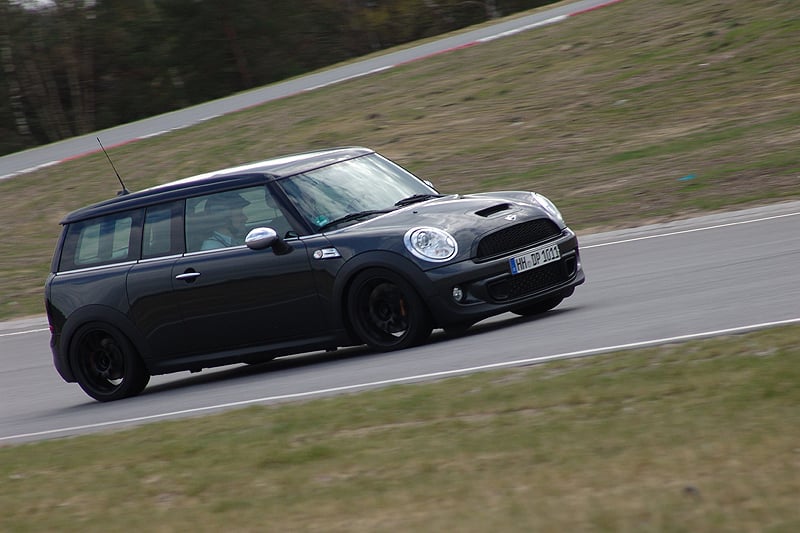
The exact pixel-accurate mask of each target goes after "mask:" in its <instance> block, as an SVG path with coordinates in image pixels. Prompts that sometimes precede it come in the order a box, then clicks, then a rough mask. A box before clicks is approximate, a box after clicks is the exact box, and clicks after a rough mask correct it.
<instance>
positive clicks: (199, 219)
mask: <svg viewBox="0 0 800 533" xmlns="http://www.w3.org/2000/svg"><path fill="white" fill-rule="evenodd" d="M259 226H266V227H271V228H273V229H274V230H275V231H277V232H278V234H279V235H285V234H286V233H287V232H289V231H291V229H292V228H291V226H290V225H289V222H288V221H287V220H286V218H285V216H284V215H283V212H282V211H281V209H280V208H279V207H278V206H277V204H276V203H275V201H274V200H273V198H272V196H271V195H270V193H269V191H268V190H267V188H266V187H264V186H258V187H248V188H246V189H238V190H235V191H225V192H221V193H216V194H209V195H205V196H198V197H195V198H189V199H188V200H186V250H187V251H189V252H196V251H199V250H212V249H215V248H224V247H228V246H239V245H242V244H244V238H245V236H246V235H247V232H248V231H250V230H251V229H253V228H255V227H259Z"/></svg>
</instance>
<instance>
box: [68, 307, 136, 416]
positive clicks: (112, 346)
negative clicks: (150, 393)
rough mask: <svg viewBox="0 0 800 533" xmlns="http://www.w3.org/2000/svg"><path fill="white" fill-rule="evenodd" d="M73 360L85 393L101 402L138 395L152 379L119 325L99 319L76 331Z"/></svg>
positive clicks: (71, 356) (72, 353) (74, 368)
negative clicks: (117, 327) (110, 324)
mask: <svg viewBox="0 0 800 533" xmlns="http://www.w3.org/2000/svg"><path fill="white" fill-rule="evenodd" d="M70 362H71V364H72V370H73V372H74V373H75V378H76V379H77V381H78V384H79V385H80V386H81V388H82V389H83V390H84V392H85V393H86V394H88V395H89V396H91V397H92V398H94V399H95V400H98V401H101V402H110V401H113V400H119V399H122V398H127V397H128V396H135V395H137V394H139V393H140V392H142V391H143V390H144V388H145V387H146V386H147V383H148V382H149V381H150V374H148V373H147V369H146V368H145V366H144V363H143V362H142V360H141V359H140V358H139V355H138V354H137V353H136V350H134V348H133V346H132V345H131V343H130V341H129V340H128V339H127V338H126V337H125V336H124V335H123V334H122V333H120V332H119V331H118V330H117V329H116V328H114V327H112V326H109V325H107V324H103V323H100V322H92V323H89V324H86V325H84V326H82V327H81V328H80V329H79V330H78V331H77V332H76V333H75V336H74V337H73V339H72V343H71V348H70Z"/></svg>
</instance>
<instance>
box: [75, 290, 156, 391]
mask: <svg viewBox="0 0 800 533" xmlns="http://www.w3.org/2000/svg"><path fill="white" fill-rule="evenodd" d="M90 322H101V323H104V324H108V325H109V326H112V327H114V328H116V329H117V330H119V332H120V333H121V334H122V335H124V336H125V337H126V338H127V340H128V341H129V342H130V343H131V346H133V349H134V350H135V351H136V354H137V355H138V356H139V358H140V359H141V360H142V362H143V363H144V366H145V368H146V369H147V371H148V372H150V365H149V364H148V355H149V352H148V351H147V342H146V341H145V340H144V338H142V335H141V334H140V333H139V331H138V330H137V329H136V328H135V327H134V325H133V324H132V323H131V321H130V320H129V319H128V317H127V316H126V315H125V314H124V313H121V312H120V311H118V310H116V309H114V308H113V307H107V306H104V305H87V306H86V307H82V308H81V309H78V310H77V311H75V312H74V313H72V314H71V315H70V316H69V318H67V320H66V322H65V323H64V328H63V329H62V331H61V336H60V346H59V353H60V357H61V360H62V363H63V365H64V366H63V369H64V371H65V372H66V373H68V374H69V375H68V376H64V378H65V379H66V381H69V382H73V383H74V382H75V380H76V378H75V369H74V368H72V360H71V357H70V355H71V354H70V350H71V347H72V341H73V339H74V338H75V334H76V333H77V332H78V330H80V328H81V327H82V326H83V325H85V324H88V323H90ZM67 378H69V379H67Z"/></svg>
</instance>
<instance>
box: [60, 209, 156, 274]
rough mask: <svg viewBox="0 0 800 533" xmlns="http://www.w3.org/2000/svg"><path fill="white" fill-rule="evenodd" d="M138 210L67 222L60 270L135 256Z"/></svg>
mask: <svg viewBox="0 0 800 533" xmlns="http://www.w3.org/2000/svg"><path fill="white" fill-rule="evenodd" d="M139 218H141V214H140V213H138V212H132V211H129V212H126V213H115V214H113V215H108V216H104V217H99V218H96V219H91V220H85V221H82V222H76V223H74V224H70V225H69V228H67V236H66V239H65V240H64V252H63V254H62V257H61V267H60V270H72V269H76V268H86V267H92V266H98V265H105V264H109V263H118V262H123V261H133V260H136V259H138V256H139V248H138V242H139V239H138V236H139V235H140V233H139V231H138V229H137V228H138V224H139V222H138V219H139Z"/></svg>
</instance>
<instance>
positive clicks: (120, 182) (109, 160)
mask: <svg viewBox="0 0 800 533" xmlns="http://www.w3.org/2000/svg"><path fill="white" fill-rule="evenodd" d="M97 144H99V145H100V148H101V149H102V150H103V153H104V154H106V159H108V162H109V163H111V168H113V169H114V174H116V175H117V179H118V180H119V184H120V185H122V190H121V191H119V192H118V193H117V196H125V195H126V194H130V193H131V191H129V190H128V189H127V188H126V187H125V183H124V182H123V181H122V178H121V177H120V175H119V172H117V167H115V166H114V162H113V161H111V158H110V157H109V155H108V152H106V149H105V147H104V146H103V143H101V142H100V137H97Z"/></svg>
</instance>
